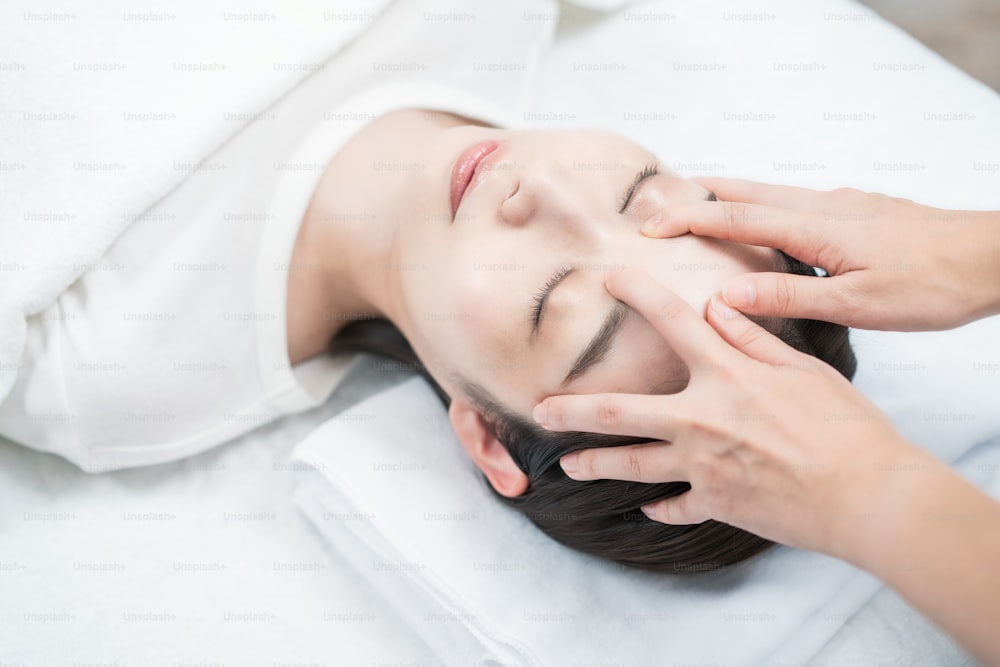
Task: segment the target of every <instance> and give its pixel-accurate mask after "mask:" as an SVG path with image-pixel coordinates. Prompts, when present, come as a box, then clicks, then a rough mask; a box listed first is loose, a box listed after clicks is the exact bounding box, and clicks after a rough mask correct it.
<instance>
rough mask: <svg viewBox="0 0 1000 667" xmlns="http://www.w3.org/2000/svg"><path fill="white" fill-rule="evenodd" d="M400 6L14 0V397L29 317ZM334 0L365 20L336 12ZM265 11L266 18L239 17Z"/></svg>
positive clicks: (2, 359) (3, 324)
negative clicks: (42, 0) (251, 124)
mask: <svg viewBox="0 0 1000 667" xmlns="http://www.w3.org/2000/svg"><path fill="white" fill-rule="evenodd" d="M386 4H387V0H342V1H341V2H338V3H337V4H336V5H335V6H333V7H330V6H326V7H321V6H319V5H317V4H316V3H313V2H311V1H309V0H306V1H297V2H290V3H285V4H284V5H283V6H282V8H281V11H280V12H277V11H270V10H273V9H274V8H273V7H270V6H269V5H267V4H266V3H242V4H240V6H239V11H236V10H235V9H234V8H233V6H232V5H231V3H228V2H225V1H223V0H210V1H208V2H203V1H201V0H198V1H194V0H188V1H187V2H179V3H172V4H171V5H170V6H169V7H164V8H162V11H159V8H150V7H147V6H139V5H136V4H135V3H132V2H127V1H124V0H122V1H119V2H108V3H102V4H101V5H100V6H95V7H86V8H84V7H81V6H80V5H79V4H77V3H74V2H65V1H59V0H57V1H54V2H48V3H46V4H45V5H44V6H39V5H37V3H33V2H30V1H19V2H10V3H5V6H4V8H3V13H4V15H5V20H3V21H0V60H2V61H3V62H4V63H5V71H4V73H3V76H2V77H0V114H2V115H3V117H4V119H5V121H4V123H3V124H2V125H0V145H3V146H4V158H3V159H4V161H5V168H4V169H3V170H0V190H2V191H3V192H4V193H5V194H4V197H3V198H2V201H0V220H2V221H3V224H2V225H0V266H5V267H10V268H5V269H4V273H3V276H2V278H3V281H2V283H0V399H2V398H3V397H4V396H5V395H6V394H7V392H8V390H9V389H10V386H11V384H12V383H13V381H14V377H15V375H16V372H17V368H18V361H19V359H20V356H21V350H22V348H23V346H24V341H25V337H26V330H25V329H26V326H25V321H24V319H25V317H27V316H30V315H33V314H34V313H37V312H39V311H41V310H42V309H43V308H46V307H47V306H49V304H51V303H52V301H53V299H55V297H56V296H57V295H58V294H59V293H60V292H61V291H62V290H64V289H65V288H66V287H67V286H69V284H70V283H72V282H73V281H74V280H75V279H76V278H77V277H78V276H79V275H80V274H81V273H83V272H84V271H85V270H86V267H87V266H89V265H92V264H94V263H95V262H96V261H97V260H98V258H99V257H100V256H101V255H102V253H103V252H104V251H105V250H106V249H107V248H108V246H110V244H111V243H112V242H113V241H114V239H115V238H116V237H117V236H118V235H119V234H120V233H121V232H122V231H124V230H125V229H126V228H127V227H128V226H129V224H130V223H132V222H133V221H134V220H136V219H137V218H139V217H142V216H143V215H144V214H145V213H146V211H147V210H148V209H149V207H150V206H151V205H152V204H154V203H155V202H156V201H157V200H159V199H160V198H161V197H163V196H164V195H166V194H167V193H168V192H169V191H170V190H171V188H173V187H175V186H177V185H178V184H180V183H181V182H182V181H184V180H185V179H187V178H189V177H190V176H191V175H192V174H193V173H197V170H198V169H205V168H210V165H201V163H202V162H203V161H204V160H206V158H208V157H209V156H210V155H211V153H212V151H213V150H215V149H216V148H217V147H219V146H220V145H221V144H222V143H223V142H225V141H226V140H227V139H229V138H230V137H232V136H234V135H236V134H238V132H239V130H240V129H241V128H242V127H243V126H244V125H245V124H246V122H247V119H248V118H256V117H258V116H260V115H261V114H263V113H264V111H265V110H267V109H268V107H270V106H271V105H272V104H273V103H275V102H276V101H278V100H279V99H280V98H281V96H282V95H283V94H284V93H286V92H287V91H288V90H289V89H291V88H294V87H295V86H296V85H298V84H300V83H301V82H303V80H304V79H306V78H307V75H308V74H310V73H311V72H313V71H315V70H316V68H317V67H319V66H322V65H323V63H324V62H325V61H327V59H329V58H330V57H331V56H333V55H334V54H335V53H337V52H338V51H339V50H340V49H342V48H343V47H344V45H345V44H348V43H349V42H350V40H351V39H353V38H354V37H355V36H356V35H357V34H359V33H361V32H363V31H364V30H365V29H367V28H368V27H369V26H371V25H372V24H373V23H374V21H375V19H376V18H377V16H378V14H379V13H380V12H381V11H382V9H383V7H384V6H385V5H386ZM324 9H326V10H327V11H328V12H329V14H330V15H331V16H332V15H334V14H337V13H344V14H348V15H350V16H351V17H353V18H352V19H351V20H339V21H338V20H330V19H324V11H323V10H324ZM251 15H255V16H256V17H258V18H256V19H249V20H247V19H243V18H240V17H241V16H247V17H249V16H251ZM227 17H228V18H227ZM261 19H263V20H261ZM181 45H183V48H181ZM6 65H9V66H10V67H9V68H8V67H6ZM288 140H290V141H294V136H289V137H288ZM199 165H200V166H199ZM227 174H228V175H232V174H233V172H232V171H230V172H227ZM237 210H239V211H242V210H243V209H242V208H238V209H237ZM182 222H183V220H182ZM164 226H170V221H169V220H168V221H164Z"/></svg>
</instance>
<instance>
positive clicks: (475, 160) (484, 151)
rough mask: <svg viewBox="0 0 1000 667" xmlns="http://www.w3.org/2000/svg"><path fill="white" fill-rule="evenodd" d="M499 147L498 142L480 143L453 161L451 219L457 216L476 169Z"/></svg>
mask: <svg viewBox="0 0 1000 667" xmlns="http://www.w3.org/2000/svg"><path fill="white" fill-rule="evenodd" d="M499 147H500V142H499V141H496V140H493V139H491V140H489V141H480V142H479V143H477V144H474V145H473V146H470V147H469V148H466V149H465V150H464V151H463V152H462V154H461V155H459V156H458V160H456V161H455V166H454V167H453V168H452V170H451V217H452V219H454V218H455V216H456V215H457V214H458V206H459V204H461V203H462V197H463V196H465V192H466V190H468V189H469V184H470V183H471V182H472V178H473V176H475V175H476V170H477V168H478V167H479V165H480V164H482V162H483V158H485V157H486V156H487V155H489V154H490V153H492V152H493V151H495V150H496V149H497V148H499Z"/></svg>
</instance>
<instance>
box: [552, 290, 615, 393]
mask: <svg viewBox="0 0 1000 667" xmlns="http://www.w3.org/2000/svg"><path fill="white" fill-rule="evenodd" d="M629 310H630V308H629V306H628V305H626V304H625V303H623V302H621V301H615V305H614V306H612V307H611V310H609V311H608V314H607V315H606V316H605V318H604V323H603V324H602V325H601V328H600V330H598V332H597V335H595V336H594V338H593V339H592V340H591V341H590V343H589V344H588V345H587V347H586V348H585V349H584V350H583V352H582V353H581V354H580V356H579V357H577V358H576V361H575V362H573V368H572V369H570V371H569V373H567V374H566V377H565V379H563V381H562V382H561V383H560V384H559V386H560V387H565V386H566V385H567V384H569V383H570V382H572V381H573V380H574V379H576V378H578V377H580V376H581V375H583V373H584V372H586V370H587V369H588V368H590V367H591V366H593V365H594V364H596V363H598V362H600V361H601V360H602V359H604V357H605V356H607V354H608V351H609V350H611V346H612V345H614V342H615V339H616V338H617V336H618V334H620V333H621V331H622V328H623V327H624V326H625V318H626V316H627V315H628V313H629Z"/></svg>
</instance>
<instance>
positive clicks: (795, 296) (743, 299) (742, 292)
mask: <svg viewBox="0 0 1000 667" xmlns="http://www.w3.org/2000/svg"><path fill="white" fill-rule="evenodd" d="M840 287H842V285H840V284H839V282H838V279H837V278H836V277H833V278H821V277H819V276H799V275H794V274H788V273H750V274H747V275H743V276H740V277H738V278H734V279H732V280H730V281H729V282H728V283H726V286H725V287H724V288H723V289H722V295H723V297H724V298H725V300H726V303H728V304H729V305H730V306H732V307H733V308H736V309H737V310H740V311H742V312H744V313H746V314H748V315H770V316H774V317H793V318H800V319H810V320H825V321H827V322H837V321H838V320H839V319H840V317H839V316H842V315H843V313H841V312H839V311H840V305H839V304H840V302H841V301H842V299H840V298H838V296H837V290H838V289H839V288H840Z"/></svg>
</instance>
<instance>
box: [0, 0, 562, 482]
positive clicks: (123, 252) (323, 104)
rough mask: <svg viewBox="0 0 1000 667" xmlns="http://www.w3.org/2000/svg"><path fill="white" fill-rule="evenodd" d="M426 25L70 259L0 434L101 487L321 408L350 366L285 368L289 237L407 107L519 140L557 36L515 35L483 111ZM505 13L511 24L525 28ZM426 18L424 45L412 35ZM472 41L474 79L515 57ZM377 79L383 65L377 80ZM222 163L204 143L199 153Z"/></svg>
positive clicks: (345, 361) (396, 31)
mask: <svg viewBox="0 0 1000 667" xmlns="http://www.w3.org/2000/svg"><path fill="white" fill-rule="evenodd" d="M538 4H539V3H537V2H527V3H525V5H524V6H525V7H530V6H538ZM542 4H543V5H544V4H545V3H544V2H543V3H542ZM479 9H480V10H481V12H482V13H481V15H480V16H478V18H477V21H478V24H477V25H478V26H488V28H489V29H491V30H492V29H495V28H497V27H498V26H497V25H496V23H497V21H493V22H490V23H487V22H488V20H489V18H490V17H489V12H488V11H484V10H488V9H489V8H488V7H482V8H479ZM425 10H426V7H425V6H424V5H422V4H420V3H412V2H411V3H400V4H398V5H396V6H394V7H393V8H392V10H391V11H390V12H388V13H387V14H386V16H384V17H382V19H381V20H380V22H379V23H378V25H377V26H376V27H374V28H372V29H371V30H370V31H369V33H367V34H365V35H363V36H362V37H361V38H359V39H358V40H357V42H356V43H355V44H353V45H351V46H350V47H348V48H347V49H346V50H345V51H344V53H343V54H342V55H340V56H338V58H337V60H336V61H335V62H333V63H330V64H329V66H325V67H324V69H323V70H321V71H320V72H319V73H318V74H317V76H316V77H314V78H313V79H311V80H310V81H309V82H308V83H304V84H303V85H302V86H300V87H299V88H297V89H296V90H295V92H294V94H292V95H289V96H287V97H285V98H284V99H283V100H281V101H280V102H279V103H278V104H277V105H276V106H274V107H273V108H271V109H269V110H267V111H266V112H265V113H262V114H259V115H258V116H256V117H250V118H248V119H245V122H246V125H247V127H245V128H244V129H243V130H242V131H240V132H239V133H238V134H237V135H236V136H235V137H234V138H233V139H232V140H230V141H229V142H227V143H226V144H225V145H224V146H223V147H222V148H221V149H220V150H218V151H216V152H214V153H212V154H211V156H210V157H208V158H207V159H206V161H205V162H204V163H202V164H201V165H200V166H199V168H198V169H197V170H195V171H194V173H192V174H190V175H189V176H188V177H187V178H186V179H185V180H184V181H183V182H182V183H181V184H180V185H179V186H177V187H176V188H175V189H174V190H173V191H171V192H170V193H169V194H168V195H167V196H165V197H164V198H163V199H161V200H160V201H158V202H156V203H155V204H154V205H152V206H151V207H150V208H149V209H148V210H147V211H146V212H145V213H143V214H142V215H141V216H140V217H139V219H138V220H135V221H134V222H132V224H131V225H130V226H129V227H128V228H127V229H126V230H125V232H124V233H123V234H122V235H121V236H120V237H119V238H118V240H117V241H116V242H115V243H114V244H113V245H112V246H111V248H110V249H109V250H108V251H107V252H106V253H104V255H103V256H101V257H100V259H99V260H97V261H93V262H89V263H86V264H80V263H79V262H78V261H76V258H77V255H73V256H72V257H73V258H74V262H75V263H74V264H73V265H74V267H80V268H82V270H83V271H84V273H83V275H82V276H81V277H80V278H79V279H78V280H77V281H76V282H74V283H73V284H72V285H71V286H70V287H69V288H68V289H66V290H65V291H63V292H62V293H61V294H60V295H59V296H58V297H57V299H56V300H55V301H54V302H53V303H52V304H51V305H50V306H48V307H47V308H45V309H44V310H42V311H41V312H40V313H38V314H36V315H34V316H32V317H30V318H29V320H28V323H29V324H28V327H27V338H26V345H25V347H24V350H23V352H20V353H19V354H18V357H12V358H13V359H15V360H16V363H15V362H9V363H5V364H3V367H4V368H7V369H8V370H10V369H20V372H19V373H18V378H17V381H16V383H15V384H14V386H13V387H12V388H11V389H10V394H9V395H8V396H7V398H6V399H5V400H3V402H2V403H0V433H2V434H4V435H5V436H7V437H9V438H11V439H13V440H15V441H18V442H21V443H23V444H26V445H29V446H32V447H35V448H38V449H42V450H45V451H50V452H53V453H57V454H60V455H61V456H64V457H66V458H68V459H70V460H71V461H73V462H74V463H77V464H78V465H80V466H83V467H84V468H86V469H87V470H90V471H95V472H96V471H102V470H110V469H116V468H120V467H131V466H138V465H150V464H155V463H162V462H164V461H169V460H174V459H177V458H180V457H184V456H190V455H191V454H194V453H197V452H199V451H202V450H204V449H207V448H209V447H212V446H215V445H218V444H220V443H223V442H226V441H228V440H230V439H232V438H233V437H236V436H237V435H239V434H241V433H243V432H245V431H247V430H249V429H251V428H254V427H256V426H259V425H261V424H262V423H265V422H267V421H270V420H271V419H274V418H275V417H276V416H278V415H281V414H287V413H290V412H295V411H299V410H303V409H306V408H308V407H312V406H315V405H317V404H319V403H320V402H322V401H324V400H326V398H327V397H328V396H329V395H330V393H331V392H332V391H333V389H334V387H335V386H336V384H337V382H339V381H340V380H341V379H342V378H343V377H344V374H345V372H346V370H347V368H348V367H349V364H350V358H349V357H346V356H345V357H338V358H332V357H330V356H328V355H325V356H322V357H319V358H315V359H312V360H309V361H307V362H305V363H302V364H299V365H297V366H296V367H295V368H291V367H290V365H289V360H288V355H287V350H286V348H287V342H286V318H285V313H286V310H285V297H286V289H287V276H288V270H289V265H290V259H291V253H292V247H293V244H294V241H295V235H296V232H297V231H298V227H299V224H300V222H301V219H302V217H303V215H304V213H305V210H306V207H307V205H308V203H309V200H310V198H311V196H312V193H313V191H314V189H315V187H316V183H317V182H318V180H319V178H320V176H321V175H322V173H323V169H324V168H325V166H326V164H327V162H328V161H329V159H330V157H331V156H332V155H333V154H334V153H336V151H337V150H338V148H339V147H340V145H342V143H343V142H345V141H346V140H347V139H348V138H349V137H350V136H351V135H353V134H354V133H355V132H356V131H357V130H358V129H360V128H361V127H363V126H364V125H366V124H367V123H369V122H371V120H373V119H374V118H377V117H378V116H380V115H382V114H384V113H387V112H389V111H392V110H394V109H399V108H436V109H445V110H451V111H455V112H458V113H461V114H464V115H466V116H469V117H476V118H480V119H482V120H484V121H486V122H490V123H494V124H498V125H506V124H509V123H510V122H512V119H513V118H515V117H516V116H515V113H516V112H517V111H518V109H519V106H518V104H519V102H520V100H521V92H522V91H521V89H522V88H523V87H524V85H525V77H527V76H529V75H530V73H531V70H533V65H532V59H534V58H537V51H538V49H539V48H540V47H541V45H542V44H544V43H545V41H546V40H547V39H548V36H549V33H550V32H551V24H531V23H527V22H523V21H522V22H518V23H515V24H514V26H513V27H512V29H511V33H512V34H515V33H514V31H515V30H520V33H521V39H522V40H524V42H523V45H525V46H527V47H528V51H527V52H526V53H523V54H522V53H520V49H521V48H522V47H521V46H519V47H518V56H519V57H520V58H521V62H522V66H521V67H519V68H515V69H514V70H513V71H507V70H503V71H501V72H500V73H499V74H497V73H494V74H492V75H489V78H487V79H482V78H481V79H480V80H479V85H478V88H479V89H480V90H479V92H480V95H473V94H470V93H468V92H465V90H467V89H476V86H475V85H474V84H473V82H472V81H470V73H472V72H473V70H472V69H471V68H470V67H469V66H468V63H467V62H465V61H462V62H461V64H460V63H459V62H456V61H455V59H454V57H453V54H452V53H450V52H445V51H438V50H435V49H428V48H427V47H426V46H424V45H422V41H421V40H423V39H424V38H426V37H428V36H431V37H433V34H430V35H428V33H434V32H439V33H440V32H444V33H446V34H448V35H452V34H453V33H456V32H458V30H459V28H458V27H457V26H455V25H454V24H452V23H450V22H449V21H447V20H443V21H441V22H440V25H439V26H438V27H436V28H434V27H433V26H434V21H432V20H430V18H431V17H436V16H438V15H439V14H440V15H441V16H444V17H448V16H451V15H452V14H453V12H451V11H450V10H449V7H447V6H445V5H440V4H439V5H436V6H435V7H434V11H435V13H433V14H430V15H429V16H428V15H427V14H426V13H425ZM442 12H443V13H442ZM502 14H503V16H501V17H500V19H503V20H506V21H507V23H511V22H512V21H516V19H517V16H516V15H512V14H510V13H509V12H502ZM465 16H469V14H468V13H466V14H465ZM417 17H420V18H422V19H426V20H423V21H422V23H426V24H428V25H430V26H432V28H431V29H429V30H426V31H425V32H424V33H416V32H414V31H413V28H412V26H413V21H414V20H415V19H416V18H417ZM464 23H465V24H468V23H469V21H468V20H465V21H464ZM462 27H463V28H465V30H466V31H465V32H459V34H460V37H459V38H458V39H454V38H452V40H451V41H452V42H453V43H454V46H455V48H456V49H460V50H463V51H464V52H465V53H466V54H467V55H468V56H470V57H474V58H475V59H476V60H475V62H477V63H480V64H486V65H489V64H491V63H501V64H509V62H510V61H509V60H502V59H501V57H502V56H504V55H505V52H509V51H510V47H509V46H503V45H500V47H499V49H494V48H491V47H490V46H489V44H488V43H487V44H486V45H482V46H481V45H478V44H474V45H470V42H472V41H474V39H475V30H472V31H470V30H468V28H469V26H468V25H464V26H462ZM478 29H479V30H480V32H481V30H482V28H478ZM387 45H388V46H387ZM506 55H507V56H511V55H513V54H510V53H506ZM373 63H374V64H379V63H388V65H389V66H386V67H385V68H380V69H376V70H374V71H375V73H374V74H372V71H373ZM414 64H416V65H417V66H416V67H414ZM395 65H400V67H396V66H395ZM400 70H401V71H400ZM359 89H360V90H362V91H363V92H358V93H356V94H354V95H353V96H351V95H348V93H350V92H352V91H356V90H359ZM345 97H346V98H348V99H346V100H345ZM143 148H144V149H145V148H146V147H143ZM213 148H214V145H213V144H210V143H206V144H205V150H206V154H207V153H211V149H213ZM122 202H123V205H125V204H126V202H127V200H122ZM119 217H120V216H116V217H115V218H114V219H115V220H116V221H117V220H118V218H119ZM29 227H30V226H28V225H26V226H25V229H24V231H25V235H24V236H22V237H21V238H20V239H19V240H20V241H22V242H27V241H30V240H34V241H35V242H37V243H38V246H37V247H39V248H41V247H46V246H47V245H48V244H49V241H50V240H49V239H48V237H47V236H46V235H42V234H37V233H36V232H37V231H38V230H37V229H29ZM35 227H37V226H35ZM95 231H96V230H95ZM99 238H103V237H102V236H101V235H100V234H96V233H95V234H94V236H93V237H92V238H91V240H94V241H95V242H96V239H99ZM53 257H56V256H55V255H53ZM58 263H59V262H58V261H56V262H52V264H51V266H55V265H57V264H58ZM46 266H47V268H51V266H49V265H46ZM56 275H57V272H56V273H53V272H47V273H45V274H42V275H34V274H32V276H33V279H32V280H27V281H21V282H20V283H15V284H13V285H11V287H12V288H13V291H14V292H17V294H16V296H17V298H13V299H12V300H11V301H9V302H6V305H4V306H2V311H3V313H2V314H0V316H3V317H9V318H12V319H11V321H14V320H16V321H18V322H23V317H22V311H21V310H20V307H21V306H22V305H24V304H25V303H26V302H25V301H20V302H19V301H18V299H19V298H21V297H25V298H27V297H28V296H29V295H30V294H33V292H32V290H34V289H48V286H49V285H50V284H51V283H50V280H53V279H55V278H56ZM59 275H62V274H59Z"/></svg>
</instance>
